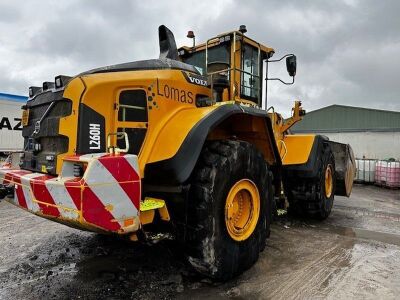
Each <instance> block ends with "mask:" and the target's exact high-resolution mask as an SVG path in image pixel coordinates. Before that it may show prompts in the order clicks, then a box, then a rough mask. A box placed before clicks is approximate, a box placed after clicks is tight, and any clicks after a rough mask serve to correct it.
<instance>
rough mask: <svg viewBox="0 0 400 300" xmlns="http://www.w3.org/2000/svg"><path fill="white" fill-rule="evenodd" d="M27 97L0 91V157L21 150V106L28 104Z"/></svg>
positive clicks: (22, 142)
mask: <svg viewBox="0 0 400 300" xmlns="http://www.w3.org/2000/svg"><path fill="white" fill-rule="evenodd" d="M26 101H27V97H24V96H18V95H11V94H6V93H0V157H2V158H4V157H5V156H7V155H8V154H9V153H10V152H13V151H21V150H22V148H23V144H24V140H23V138H22V132H21V131H22V126H21V116H22V110H21V106H22V105H24V104H26Z"/></svg>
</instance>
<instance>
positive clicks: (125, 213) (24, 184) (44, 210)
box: [0, 153, 141, 232]
mask: <svg viewBox="0 0 400 300" xmlns="http://www.w3.org/2000/svg"><path fill="white" fill-rule="evenodd" d="M68 159H69V161H72V162H74V161H76V162H85V163H87V169H86V171H85V173H84V176H83V178H71V177H69V178H63V177H62V176H59V177H52V176H49V175H46V174H41V173H32V172H30V171H26V170H10V169H0V183H3V184H7V185H9V184H14V185H15V193H14V199H9V201H11V202H13V203H14V204H16V205H19V206H21V207H23V208H25V209H27V210H29V211H31V212H33V213H41V214H44V215H46V216H49V217H55V218H62V219H63V220H65V221H70V223H72V224H73V225H74V226H79V224H82V223H86V224H89V225H94V226H95V227H100V228H101V229H104V230H107V231H114V232H125V231H127V230H132V229H128V228H125V224H126V222H125V221H126V220H127V219H135V218H136V219H137V218H138V215H139V205H140V198H141V184H140V176H139V166H138V160H137V156H136V155H109V154H104V153H103V154H94V155H93V154H92V155H82V156H76V157H71V158H68ZM81 215H82V217H83V220H82V218H80V216H81ZM127 224H131V222H128V223H127ZM82 225H85V224H82ZM86 227H87V226H85V228H86Z"/></svg>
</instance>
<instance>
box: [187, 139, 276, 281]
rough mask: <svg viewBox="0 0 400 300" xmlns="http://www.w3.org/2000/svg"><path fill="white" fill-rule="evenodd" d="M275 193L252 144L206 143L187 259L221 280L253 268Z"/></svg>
mask: <svg viewBox="0 0 400 300" xmlns="http://www.w3.org/2000/svg"><path fill="white" fill-rule="evenodd" d="M272 196H273V195H272V175H271V173H270V172H269V170H268V167H267V164H266V162H265V160H264V158H263V156H262V155H261V153H260V152H259V151H257V149H256V148H255V147H254V146H253V145H251V144H249V143H247V142H242V141H213V142H209V143H208V144H206V146H205V147H204V148H203V150H202V153H201V156H200V159H199V162H198V163H197V165H196V168H195V170H194V172H193V175H192V177H191V188H190V192H189V199H187V201H188V214H187V235H186V241H185V250H186V255H187V258H188V261H189V263H190V264H191V265H192V266H193V267H194V268H195V269H196V270H197V271H198V272H200V273H202V274H204V275H206V276H208V277H211V278H213V279H216V280H222V281H224V280H228V279H230V278H232V277H234V276H236V275H238V274H240V273H242V272H243V271H245V270H247V269H248V268H250V267H251V266H252V265H253V264H254V263H255V262H256V261H257V259H258V256H259V252H260V251H262V250H263V249H264V247H265V243H266V238H267V236H268V235H269V227H270V222H271V218H272V207H271V205H272Z"/></svg>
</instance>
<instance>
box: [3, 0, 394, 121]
mask: <svg viewBox="0 0 400 300" xmlns="http://www.w3.org/2000/svg"><path fill="white" fill-rule="evenodd" d="M399 11H400V1H395V0H393V1H389V0H381V1H373V0H335V1H318V0H314V1H311V0H309V1H307V0H297V1H278V0H246V1H236V0H202V1H189V0H186V1H181V0H168V1H161V0H160V1H153V0H147V1H133V0H132V1H128V0H118V1H117V0H115V1H111V0H109V1H106V0H68V1H66V0H64V1H61V0H58V1H51V0H41V1H33V0H24V1H21V0H14V1H6V0H0V70H1V72H0V91H1V92H6V93H14V94H19V95H27V91H28V87H29V86H32V85H41V83H42V82H43V81H53V80H54V77H55V76H57V75H60V74H62V75H70V76H72V75H76V74H79V73H81V72H82V71H85V70H88V69H93V68H96V67H100V66H106V65H111V64H116V63H123V62H128V61H135V60H142V59H150V58H157V57H158V55H159V47H158V31H157V30H158V26H159V25H161V24H164V25H166V26H167V27H169V28H170V29H171V30H172V31H173V32H174V35H175V38H176V41H177V44H178V46H183V45H191V41H190V40H189V39H187V38H186V34H187V31H188V30H193V31H194V33H195V35H196V41H197V42H204V41H205V40H206V39H208V38H210V37H212V36H215V35H218V34H220V33H223V32H227V31H231V30H236V29H238V28H239V26H240V25H242V24H244V25H246V26H247V30H248V32H247V33H246V34H247V35H248V36H249V37H251V38H253V39H255V40H257V41H259V42H260V43H262V44H265V45H267V46H269V47H272V48H274V49H275V55H274V58H279V57H281V56H283V55H285V54H287V53H294V54H296V56H297V75H296V82H295V84H294V85H292V86H286V85H283V84H280V83H279V82H270V84H269V87H268V106H270V105H273V106H274V107H275V109H276V110H278V111H280V112H281V113H283V114H284V115H288V113H289V112H290V108H291V106H292V104H293V101H294V100H301V101H302V102H303V107H304V108H305V109H306V110H307V111H310V110H314V109H318V108H321V107H324V106H327V105H332V104H342V105H351V106H361V107H368V108H377V109H387V110H397V111H400V82H399V76H398V72H399V71H400V18H399V17H398V13H399ZM396 55H399V57H398V58H396ZM269 76H270V77H272V76H273V77H281V78H282V79H285V80H290V78H289V77H288V75H287V73H286V67H285V65H284V63H282V64H275V65H273V66H271V67H270V73H269Z"/></svg>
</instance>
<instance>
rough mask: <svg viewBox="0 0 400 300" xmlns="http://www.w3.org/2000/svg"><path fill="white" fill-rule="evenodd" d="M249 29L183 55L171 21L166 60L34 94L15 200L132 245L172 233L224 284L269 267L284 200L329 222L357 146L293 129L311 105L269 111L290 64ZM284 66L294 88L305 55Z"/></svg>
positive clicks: (4, 192) (346, 191) (0, 189)
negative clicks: (276, 69) (280, 65)
mask: <svg viewBox="0 0 400 300" xmlns="http://www.w3.org/2000/svg"><path fill="white" fill-rule="evenodd" d="M245 33H246V28H245V26H241V27H240V29H239V30H238V31H232V32H228V33H224V34H221V35H218V36H216V37H213V38H210V39H209V40H207V41H206V42H205V43H203V44H199V45H195V44H194V43H193V45H192V46H189V47H182V48H179V49H178V48H177V47H176V44H175V40H174V36H173V34H172V32H171V31H170V30H169V29H167V28H166V27H165V26H160V27H159V43H160V57H159V59H150V60H144V61H135V62H128V63H124V64H118V65H112V66H107V67H102V68H98V69H94V70H90V71H87V72H83V73H81V74H79V75H77V76H74V77H68V76H57V77H56V78H55V80H54V82H44V83H43V84H42V86H40V87H30V89H29V100H28V102H27V103H26V105H24V106H23V114H22V124H23V131H22V135H23V137H24V141H25V142H24V149H23V152H21V154H20V162H19V164H18V165H17V166H15V165H14V166H12V167H10V166H8V167H3V168H2V169H1V171H0V174H1V175H0V183H1V186H0V194H1V197H2V198H6V199H7V200H8V201H9V202H11V203H13V204H15V205H17V206H19V207H21V208H23V209H25V210H28V211H30V212H32V213H34V214H36V215H38V216H41V217H44V218H47V219H50V220H53V221H56V222H59V223H63V224H66V225H68V226H71V227H74V228H79V229H84V230H90V231H93V232H98V233H110V234H117V235H123V236H126V237H128V238H130V239H131V240H138V239H139V240H140V239H145V238H146V236H147V233H148V232H149V231H150V230H152V231H154V230H160V231H166V230H167V231H170V232H171V233H173V234H174V236H175V238H176V240H177V242H179V243H182V246H183V249H184V253H185V256H186V258H187V261H188V262H189V263H190V265H192V266H193V267H194V268H195V269H196V270H197V271H198V272H200V273H202V274H204V275H206V276H209V277H211V278H214V279H216V280H227V279H229V278H231V277H233V276H235V275H237V274H240V273H241V272H243V271H244V270H246V269H248V268H249V267H250V266H252V265H253V264H254V263H255V262H256V261H257V259H258V256H259V253H260V251H262V250H263V249H264V247H265V244H266V239H267V238H268V236H269V233H270V223H271V219H272V215H273V213H274V210H276V207H277V206H283V204H282V203H283V202H282V199H284V201H285V203H288V209H289V212H291V213H293V214H298V215H302V216H306V217H310V218H317V219H325V218H327V217H328V216H329V214H330V212H331V209H332V204H333V199H334V195H345V196H349V195H350V192H351V188H352V181H353V176H354V157H353V154H352V150H351V147H350V146H349V145H344V144H340V143H336V142H333V141H330V140H328V138H326V137H324V136H320V135H312V134H310V135H295V134H291V133H290V128H291V126H292V125H293V124H295V123H296V122H298V121H300V120H301V118H302V116H303V115H304V114H305V111H304V110H303V108H302V107H301V103H300V102H299V101H296V102H295V104H294V106H293V108H292V116H291V117H290V118H287V119H285V118H283V117H282V115H281V114H279V113H277V112H275V111H274V109H273V107H271V108H270V109H268V110H264V109H262V108H261V107H262V99H263V94H264V93H265V94H266V91H267V89H266V86H267V85H268V79H270V78H268V76H267V74H266V70H268V69H267V68H266V67H265V66H267V65H268V64H269V63H272V62H275V61H281V60H282V59H280V60H272V59H271V58H272V56H273V54H274V49H272V48H270V47H268V46H265V45H262V44H260V43H258V42H256V41H254V40H252V39H251V38H249V37H248V36H247V35H245ZM188 37H192V38H193V39H194V34H193V32H189V35H188ZM284 58H286V66H287V70H288V72H289V75H290V76H292V77H293V82H294V76H295V74H296V57H295V56H294V55H287V56H285V57H284ZM264 79H267V80H266V81H264ZM271 79H273V78H271ZM263 82H265V84H264V85H263ZM263 86H265V88H263Z"/></svg>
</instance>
